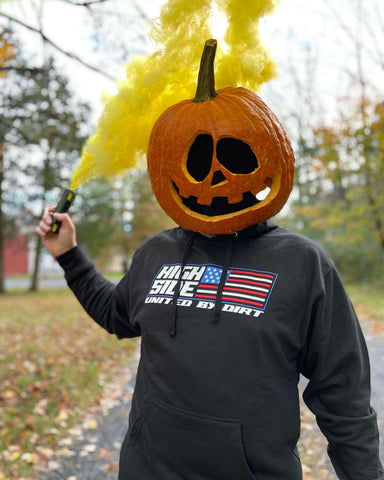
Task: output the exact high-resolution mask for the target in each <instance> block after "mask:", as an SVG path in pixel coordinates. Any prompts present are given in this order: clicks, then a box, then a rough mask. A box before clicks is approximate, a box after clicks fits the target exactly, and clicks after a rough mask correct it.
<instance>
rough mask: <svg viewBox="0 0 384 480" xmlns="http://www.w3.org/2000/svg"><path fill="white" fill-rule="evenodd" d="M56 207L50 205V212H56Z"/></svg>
mask: <svg viewBox="0 0 384 480" xmlns="http://www.w3.org/2000/svg"><path fill="white" fill-rule="evenodd" d="M55 208H56V207H55V205H48V212H51V213H52V212H53V211H54V210H55Z"/></svg>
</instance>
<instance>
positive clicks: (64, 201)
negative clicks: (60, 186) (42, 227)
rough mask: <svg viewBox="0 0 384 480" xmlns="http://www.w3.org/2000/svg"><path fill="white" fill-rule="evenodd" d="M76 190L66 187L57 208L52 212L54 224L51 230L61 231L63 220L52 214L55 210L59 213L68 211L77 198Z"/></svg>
mask: <svg viewBox="0 0 384 480" xmlns="http://www.w3.org/2000/svg"><path fill="white" fill-rule="evenodd" d="M75 196H76V195H75V192H74V191H73V190H70V189H69V188H66V189H65V190H64V192H63V193H62V195H61V197H60V200H59V203H58V204H57V205H56V207H55V209H54V210H53V212H52V213H51V217H52V226H51V232H52V233H56V234H58V233H59V230H60V227H61V222H59V221H58V220H56V219H55V218H54V216H53V215H52V214H53V213H54V212H57V213H66V212H68V210H69V207H70V206H71V205H72V203H73V201H74V199H75Z"/></svg>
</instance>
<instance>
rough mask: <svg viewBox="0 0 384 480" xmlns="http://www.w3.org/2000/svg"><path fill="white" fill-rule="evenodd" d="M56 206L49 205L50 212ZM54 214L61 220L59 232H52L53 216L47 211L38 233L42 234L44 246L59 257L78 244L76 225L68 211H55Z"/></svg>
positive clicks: (37, 230)
mask: <svg viewBox="0 0 384 480" xmlns="http://www.w3.org/2000/svg"><path fill="white" fill-rule="evenodd" d="M53 210H54V207H49V208H48V212H53ZM53 216H54V217H55V218H56V220H58V221H59V222H61V228H60V230H59V233H58V234H56V233H52V232H51V226H52V218H51V215H50V213H46V214H45V215H44V216H43V218H42V220H41V222H40V224H39V226H38V227H37V228H36V233H37V234H38V235H39V236H40V238H41V240H42V242H43V244H44V246H45V247H46V249H47V250H49V251H50V252H51V253H52V255H53V256H55V257H58V256H59V255H62V254H63V253H65V252H68V250H71V249H72V248H73V247H75V246H76V235H75V227H74V225H73V223H72V220H71V219H70V217H69V215H68V214H66V213H57V212H54V213H53Z"/></svg>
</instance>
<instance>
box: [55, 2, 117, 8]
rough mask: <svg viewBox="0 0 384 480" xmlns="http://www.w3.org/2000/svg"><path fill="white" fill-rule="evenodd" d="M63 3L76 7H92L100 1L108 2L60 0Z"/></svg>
mask: <svg viewBox="0 0 384 480" xmlns="http://www.w3.org/2000/svg"><path fill="white" fill-rule="evenodd" d="M62 1H63V2H64V3H69V4H70V5H75V6H76V7H86V8H88V7H92V5H98V4H100V3H105V2H108V0H89V1H88V2H74V1H73V0H62Z"/></svg>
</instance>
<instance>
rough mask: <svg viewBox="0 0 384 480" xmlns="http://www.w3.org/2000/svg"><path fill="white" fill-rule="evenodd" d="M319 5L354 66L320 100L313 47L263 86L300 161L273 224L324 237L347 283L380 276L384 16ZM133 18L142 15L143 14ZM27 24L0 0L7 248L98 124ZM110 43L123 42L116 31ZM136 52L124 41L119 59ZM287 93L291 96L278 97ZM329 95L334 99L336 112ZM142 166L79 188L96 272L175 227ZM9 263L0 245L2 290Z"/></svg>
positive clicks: (0, 235) (86, 244)
mask: <svg viewBox="0 0 384 480" xmlns="http://www.w3.org/2000/svg"><path fill="white" fill-rule="evenodd" d="M99 3H100V4H106V3H108V0H106V1H104V2H97V1H95V2H86V3H84V4H81V3H77V4H75V5H77V7H78V8H79V9H80V8H85V9H88V10H89V9H90V14H91V15H94V16H93V17H92V18H94V20H95V19H96V20H97V18H99V17H98V16H97V15H101V13H100V12H98V11H97V10H95V9H96V8H97V6H98V4H99ZM110 3H111V4H112V3H113V0H110ZM321 3H322V5H323V6H324V7H327V8H328V10H327V14H328V15H329V16H330V19H331V20H332V22H333V25H334V27H335V28H336V27H337V26H338V27H339V30H338V31H339V32H340V33H339V35H340V38H342V39H343V42H342V43H340V44H339V45H338V48H341V49H344V50H345V55H348V58H349V59H350V62H349V63H348V65H347V66H340V73H339V75H340V78H342V79H343V82H341V83H343V88H338V89H336V91H334V92H327V95H328V97H327V96H326V95H324V96H323V94H322V93H321V92H320V91H319V89H318V85H319V83H320V82H319V79H318V76H319V72H321V68H320V67H319V64H320V62H321V58H319V54H318V52H317V50H316V43H312V44H309V45H307V47H306V48H304V49H301V50H300V51H299V53H298V54H297V57H296V58H295V62H293V61H292V57H291V58H290V57H289V56H286V61H282V62H281V65H280V70H281V76H282V77H283V78H284V79H285V82H287V83H286V85H285V86H284V82H283V83H282V84H281V85H282V86H279V84H277V86H273V85H272V86H271V88H270V89H269V91H267V96H269V98H271V99H272V105H271V106H272V108H273V109H274V110H275V111H276V108H275V107H277V111H278V112H279V116H280V117H282V120H283V122H284V123H285V124H286V126H287V128H288V130H289V134H290V137H291V140H292V143H293V146H294V150H295V156H296V178H295V187H294V191H293V194H292V196H291V200H290V202H289V205H288V207H287V208H286V209H285V210H284V213H283V214H282V215H280V216H279V218H278V219H277V222H278V223H279V224H281V225H282V226H284V227H286V228H289V229H291V230H294V231H296V232H299V233H302V234H304V235H307V236H309V237H311V238H313V239H314V240H316V241H318V242H319V243H320V244H322V245H323V246H324V248H325V249H326V250H327V251H328V252H329V253H330V255H331V256H332V258H333V259H334V260H335V262H336V265H337V266H338V268H339V269H340V271H341V273H342V274H343V275H344V276H345V277H346V278H348V279H349V280H351V281H356V282H360V281H376V282H377V281H382V279H383V273H382V272H383V267H384V188H383V187H384V98H383V90H382V88H381V89H380V88H379V87H378V85H380V84H381V85H384V47H382V45H384V42H383V41H382V40H384V39H383V38H382V37H381V38H380V35H382V36H383V34H382V32H381V31H380V29H377V28H376V27H375V25H374V24H373V20H372V18H375V19H376V20H378V24H379V25H380V24H382V23H383V22H381V23H380V15H381V14H382V13H383V12H382V9H381V10H380V8H379V7H380V6H379V3H378V2H375V1H374V0H372V1H371V2H370V3H369V8H370V9H371V10H370V15H367V14H366V13H367V12H363V11H362V9H363V8H364V6H363V2H360V1H357V2H356V1H352V0H351V1H350V2H345V3H346V4H347V5H348V4H350V6H351V8H350V11H349V14H350V18H351V19H352V20H351V21H350V22H349V23H348V22H347V20H346V17H345V15H344V14H343V10H342V9H341V8H340V10H336V9H335V8H336V7H332V4H330V3H329V2H328V1H327V0H323V1H322V2H321ZM136 13H137V14H138V16H139V17H141V18H144V19H145V13H144V12H142V11H141V10H138V11H137V12H136ZM102 15H104V16H105V15H109V13H108V12H104V11H103V12H102ZM103 18H104V17H103ZM96 20H95V23H96V24H97V22H96ZM383 20H384V19H383ZM28 27H30V26H29V25H27V24H25V23H24V25H23V24H21V25H20V22H19V21H17V20H16V19H15V18H12V16H10V15H9V14H2V10H1V3H0V206H1V209H0V212H1V213H0V250H1V248H2V245H3V240H4V239H5V238H7V237H12V236H13V235H16V234H17V233H18V232H19V231H20V229H21V228H22V227H25V226H26V225H29V226H34V225H36V222H37V221H38V219H39V218H40V216H41V214H42V213H43V212H44V211H45V210H46V208H47V205H48V204H52V203H55V201H57V199H58V196H59V195H60V192H61V190H62V189H63V188H65V187H67V186H68V185H69V184H70V180H71V175H72V172H73V170H74V168H75V166H76V165H77V164H78V162H79V159H80V155H81V149H82V146H83V145H84V142H85V141H86V138H87V137H88V136H89V135H90V134H91V133H92V128H94V125H92V123H93V122H92V120H91V108H90V106H89V105H87V103H86V102H84V101H83V100H82V99H81V98H78V97H77V96H76V93H75V92H74V91H73V87H72V86H71V82H70V79H69V78H68V76H67V75H66V73H65V71H63V69H62V68H59V67H58V62H57V55H68V52H66V51H63V49H62V48H60V47H57V45H56V44H55V42H54V41H53V40H52V39H49V38H48V37H47V35H46V34H45V33H44V31H43V30H42V29H40V30H38V29H35V30H37V31H35V32H33V33H34V35H36V36H40V37H41V43H42V45H43V46H44V48H45V52H46V54H45V55H43V57H42V60H40V61H38V62H36V60H34V61H31V59H30V58H27V57H26V55H25V53H24V45H23V42H22V40H21V38H22V36H21V35H20V32H22V31H23V29H27V30H28ZM357 27H358V28H357ZM47 39H48V40H47ZM47 41H49V48H47V45H46V44H47ZM107 41H109V42H111V41H112V42H115V43H116V39H114V38H112V39H111V38H109V37H108V40H105V42H107ZM291 41H292V42H294V41H295V38H294V35H293V37H292V35H291ZM296 43H300V42H296ZM291 51H293V49H292V50H291ZM130 53H131V52H128V51H126V49H125V48H124V46H121V56H122V57H124V55H126V56H127V55H129V54H130ZM70 55H72V57H73V61H74V62H78V63H83V65H82V68H89V69H92V70H93V71H94V72H95V75H103V74H106V75H109V73H107V72H103V70H102V67H98V66H95V65H92V64H90V63H89V61H88V59H87V60H86V61H85V60H84V59H82V58H81V57H80V56H78V55H74V54H70ZM292 55H293V53H292ZM125 60H126V58H125ZM116 61H117V63H118V62H119V61H120V62H121V63H122V62H123V61H124V59H123V58H118V59H117V60H116ZM332 68H339V66H335V67H332ZM320 75H321V73H320ZM380 82H381V83H380ZM285 88H287V89H288V88H289V92H290V95H289V98H287V96H286V95H284V96H281V95H280V94H279V89H283V90H284V89H285ZM327 98H328V101H329V102H330V103H332V102H333V110H332V112H333V113H332V115H331V116H330V115H328V111H327V109H326V104H327ZM329 99H332V101H331V100H329ZM267 103H269V100H268V98H267ZM144 165H145V161H144V159H143V168H141V169H140V168H138V169H135V170H134V171H130V172H128V174H127V175H126V176H125V177H124V178H114V179H108V180H107V179H95V180H92V181H89V182H88V183H86V184H85V185H83V186H82V187H81V188H80V189H79V191H78V197H77V199H76V202H75V205H74V208H73V210H72V212H73V216H74V218H75V220H76V225H77V237H78V242H79V244H81V246H82V248H83V249H84V250H86V251H87V253H88V254H89V255H90V256H91V258H93V259H94V260H95V261H96V262H97V263H98V264H99V265H100V266H101V267H102V266H103V264H105V262H106V261H107V260H108V258H109V257H110V256H111V255H115V254H116V253H119V254H120V255H121V258H123V259H124V260H125V262H124V264H125V266H126V265H128V264H129V260H130V257H131V255H132V253H133V251H134V250H135V248H137V246H138V245H139V244H140V243H141V242H142V241H143V240H145V239H146V238H147V237H149V236H150V235H152V234H153V233H155V232H157V231H159V230H161V229H163V228H169V227H171V226H173V223H172V221H171V220H170V219H169V218H168V217H167V216H166V215H165V214H164V213H163V212H162V211H161V209H160V207H159V206H158V204H157V202H156V199H155V198H154V196H153V194H152V192H151V189H150V184H149V180H148V177H147V174H146V171H145V167H144ZM41 251H42V247H41V243H40V240H37V241H36V252H35V265H34V269H33V275H32V279H31V285H30V288H31V289H32V290H35V289H37V288H38V278H39V264H40V257H41ZM2 260H3V254H2V252H1V251H0V291H4V275H3V262H2ZM122 268H123V265H122Z"/></svg>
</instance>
